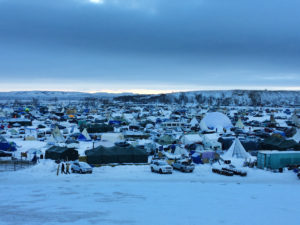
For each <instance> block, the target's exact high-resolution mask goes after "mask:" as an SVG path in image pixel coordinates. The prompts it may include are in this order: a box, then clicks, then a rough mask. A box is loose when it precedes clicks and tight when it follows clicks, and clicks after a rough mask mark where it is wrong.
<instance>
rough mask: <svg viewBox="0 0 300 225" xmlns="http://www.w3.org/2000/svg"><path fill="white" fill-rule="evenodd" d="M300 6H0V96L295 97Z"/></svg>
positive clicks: (140, 0) (21, 2)
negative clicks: (208, 93)
mask: <svg viewBox="0 0 300 225" xmlns="http://www.w3.org/2000/svg"><path fill="white" fill-rule="evenodd" d="M299 9H300V1H299V0H186V1H182V0H0V78H1V84H2V85H1V91H10V90H67V91H69V90H74V91H89V92H95V91H136V92H147V93H148V92H160V91H164V92H165V91H176V90H201V89H202V90H203V89H236V88H247V89H254V88H255V89H298V90H299V89H300V13H299Z"/></svg>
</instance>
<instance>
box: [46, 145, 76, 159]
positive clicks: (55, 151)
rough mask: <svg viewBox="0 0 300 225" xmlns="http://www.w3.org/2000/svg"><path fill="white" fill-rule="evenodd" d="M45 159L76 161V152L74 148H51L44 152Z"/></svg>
mask: <svg viewBox="0 0 300 225" xmlns="http://www.w3.org/2000/svg"><path fill="white" fill-rule="evenodd" d="M45 158H46V159H53V160H70V161H74V160H77V159H78V151H77V150H75V149H74V148H67V147H59V146H52V147H51V148H49V149H47V150H46V152H45Z"/></svg>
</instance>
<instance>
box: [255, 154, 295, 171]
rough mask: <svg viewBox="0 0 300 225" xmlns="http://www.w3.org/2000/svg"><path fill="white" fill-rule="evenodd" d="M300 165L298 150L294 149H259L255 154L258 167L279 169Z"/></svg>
mask: <svg viewBox="0 0 300 225" xmlns="http://www.w3.org/2000/svg"><path fill="white" fill-rule="evenodd" d="M293 165H300V152H296V151H284V152H282V151H260V152H258V155H257V167H258V168H260V169H264V168H267V169H272V170H273V169H279V168H284V167H287V166H293Z"/></svg>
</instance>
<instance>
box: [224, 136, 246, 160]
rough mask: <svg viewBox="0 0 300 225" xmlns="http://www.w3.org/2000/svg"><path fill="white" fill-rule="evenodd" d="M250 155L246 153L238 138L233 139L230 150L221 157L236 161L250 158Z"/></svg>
mask: <svg viewBox="0 0 300 225" xmlns="http://www.w3.org/2000/svg"><path fill="white" fill-rule="evenodd" d="M250 157H251V156H250V154H249V153H248V152H246V150H245V148H244V147H243V145H242V143H241V142H240V140H239V139H238V138H235V140H234V141H233V143H232V145H231V146H230V148H229V149H228V150H227V152H226V153H225V154H224V155H223V158H226V159H229V158H238V159H247V158H250Z"/></svg>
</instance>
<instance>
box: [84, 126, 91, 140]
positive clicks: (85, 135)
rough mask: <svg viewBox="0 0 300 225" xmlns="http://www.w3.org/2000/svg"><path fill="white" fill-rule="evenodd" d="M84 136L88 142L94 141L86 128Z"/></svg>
mask: <svg viewBox="0 0 300 225" xmlns="http://www.w3.org/2000/svg"><path fill="white" fill-rule="evenodd" d="M82 135H83V136H84V137H85V138H86V140H87V141H90V140H92V139H91V136H90V135H89V133H88V132H87V130H86V128H84V130H83V131H82Z"/></svg>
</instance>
